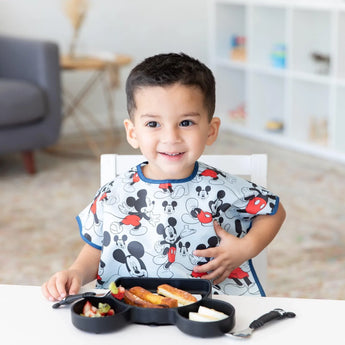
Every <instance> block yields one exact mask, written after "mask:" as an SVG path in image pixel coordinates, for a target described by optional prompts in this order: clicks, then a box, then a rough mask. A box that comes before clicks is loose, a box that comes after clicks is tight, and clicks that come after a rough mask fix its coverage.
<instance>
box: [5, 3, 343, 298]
mask: <svg viewBox="0 0 345 345" xmlns="http://www.w3.org/2000/svg"><path fill="white" fill-rule="evenodd" d="M297 3H298V4H299V5H298V6H295V5H296V4H297ZM253 4H257V5H253ZM292 7H293V8H294V9H293V10H292ZM4 37H5V38H6V39H4ZM12 38H16V39H17V38H19V39H20V40H27V39H28V40H35V41H36V40H37V41H40V42H41V41H42V42H47V41H48V42H50V43H52V44H53V46H48V47H46V46H44V47H43V46H42V47H41V46H40V47H38V52H36V53H35V54H37V55H33V56H34V57H32V56H29V55H28V56H27V55H26V52H27V51H31V50H33V48H32V49H31V48H29V46H25V48H24V50H19V48H18V49H17V41H16V42H15V44H14V43H13V44H12ZM343 38H345V5H344V4H343V1H341V0H329V1H326V0H325V1H323V0H314V1H312V0H305V1H302V2H301V1H291V2H286V1H281V0H270V1H265V2H264V3H263V2H262V1H261V2H258V1H255V0H251V1H246V0H243V1H241V0H237V1H231V0H228V1H224V0H223V1H217V0H214V1H211V0H210V1H208V0H188V1H185V0H165V1H158V0H145V1H143V0H130V1H125V0H88V1H82V0H30V1H26V0H0V196H1V197H0V240H1V248H2V250H1V251H0V266H1V272H2V275H1V276H0V283H4V284H34V285H40V284H42V283H43V282H44V281H45V280H46V279H48V277H49V276H50V275H51V274H52V273H54V272H55V271H57V270H60V269H62V268H65V267H67V266H68V265H69V264H70V263H72V262H73V260H74V258H75V257H76V255H77V253H78V252H79V249H80V248H81V246H82V245H83V243H82V241H81V239H80V236H79V231H78V227H77V223H76V221H75V216H76V215H77V214H78V213H79V212H80V210H81V209H83V208H84V207H85V206H86V205H87V204H88V203H89V202H90V201H91V200H92V198H93V196H94V194H95V193H96V191H97V188H98V187H99V154H101V153H107V152H117V153H134V151H133V150H131V149H130V148H129V145H127V143H126V140H125V137H124V135H123V129H122V122H123V119H124V118H126V117H127V112H126V99H125V91H124V83H125V80H126V78H127V76H128V73H129V71H130V70H131V68H132V67H133V66H134V65H136V64H137V63H139V62H140V61H142V60H143V59H144V58H146V57H147V56H150V55H153V54H156V53H162V52H185V53H187V54H190V55H192V56H194V57H196V58H198V59H199V60H201V61H203V62H204V63H205V64H207V65H208V66H209V67H210V68H211V69H212V70H213V72H214V74H215V76H216V80H217V111H216V115H217V116H220V117H221V118H222V130H221V133H220V136H219V139H218V140H217V143H216V144H215V145H214V146H212V147H211V148H209V149H208V151H207V153H218V154H250V153H267V154H268V159H269V167H268V168H269V169H268V187H269V189H271V190H272V191H273V192H275V193H276V194H278V195H280V197H281V201H282V202H283V204H284V206H285V208H286V210H287V220H286V222H285V224H284V225H283V228H282V230H281V231H280V233H279V234H278V236H277V237H276V238H275V240H274V241H273V242H272V244H271V245H270V247H269V250H268V268H269V269H268V289H267V291H266V292H267V294H268V295H271V296H291V297H302V298H330V299H343V298H345V271H344V269H343V267H344V264H345V233H344V230H343V225H344V224H345V216H344V212H343V211H344V205H345V196H344V193H343V188H342V185H343V181H344V178H345V165H344V162H345V138H344V136H343V131H344V128H345V113H344V109H345V107H344V106H343V105H344V104H343V102H344V101H343V100H344V99H345V78H344V77H345V63H344V62H345V50H344V48H343V44H342V41H343ZM2 41H6V42H7V43H6V44H7V45H6V46H5V45H3V46H2V44H3V43H2ZM30 46H31V45H30ZM20 49H22V48H20ZM54 49H57V50H54ZM48 51H49V52H50V54H52V57H50V58H48V60H47V61H48V62H46V61H45V60H44V59H45V58H44V56H45V54H43V52H48ZM54 54H55V55H54ZM343 61H344V62H343ZM35 62H38V64H37V65H36V64H35ZM49 63H50V64H51V65H49ZM4 66H5V67H4ZM13 66H14V67H13ZM45 66H51V67H49V68H46V67H45ZM54 69H55V70H56V71H55V74H54V73H52V72H53V71H54ZM19 71H20V72H22V71H23V73H24V75H25V78H24V77H23V78H22V80H21V78H20V77H18V78H19V79H20V80H21V81H28V80H29V79H30V78H31V77H32V76H36V75H37V76H38V79H37V80H36V81H35V80H31V79H30V83H31V89H30V90H31V91H30V90H29V89H28V90H29V91H30V92H31V93H30V92H29V91H28V90H27V89H23V92H17V91H16V90H18V89H17V86H16V84H15V85H14V86H13V85H10V86H11V87H13V89H9V90H10V91H7V93H3V94H1V92H2V91H3V90H5V88H6V87H7V86H6V85H5V82H8V80H9V79H10V81H12V79H13V78H14V77H13V76H14V75H15V76H16V77H17V75H18V74H19ZM47 71H48V72H49V71H50V72H51V73H48V72H47ZM7 72H8V73H10V72H11V73H10V76H7V75H6V73H7ZM52 74H54V75H52ZM27 75H29V77H28V76H27ZM50 79H52V81H49V82H47V81H48V80H50ZM2 82H4V84H1V83H2ZM46 82H47V83H48V84H49V85H48V86H49V87H48V89H49V90H48V91H45V90H44V84H45V83H46ZM24 84H25V83H24ZM22 86H23V87H26V86H28V85H22ZM2 87H3V89H2ZM11 90H12V91H11ZM42 92H47V95H49V94H50V92H52V93H53V94H54V96H52V97H53V98H54V102H53V103H52V104H54V105H51V104H50V103H49V104H46V103H47V102H46V99H49V100H50V96H47V97H48V98H44V97H46V96H43V98H42ZM22 94H25V95H26V96H27V97H28V98H29V99H32V98H34V96H35V95H36V96H35V97H36V98H38V103H41V104H40V105H38V106H32V107H31V105H28V103H25V102H23V103H21V102H19V98H18V97H19V96H20V95H22ZM1 97H2V98H1ZM12 98H13V99H14V100H13V101H12V103H11V102H10V99H12ZM36 101H37V99H36ZM5 105H6V106H7V107H9V106H14V107H15V111H14V112H13V114H16V116H17V117H18V119H17V122H18V121H19V122H20V123H19V124H18V123H11V122H10V121H11V120H12V118H13V116H12V113H11V112H8V111H7V110H6V109H7V108H1V107H2V106H5ZM37 107H38V108H37ZM40 107H43V108H44V107H47V108H48V109H49V108H50V110H52V109H54V110H56V113H57V115H54V116H55V117H57V120H55V121H53V124H52V125H49V130H48V129H46V130H45V131H44V133H43V134H42V133H39V132H37V134H32V133H31V134H30V135H31V137H30V135H29V134H24V132H21V130H22V128H24V127H26V126H27V127H31V126H33V125H35V124H38V123H39V122H40V121H41V120H42V122H44V117H45V116H46V117H49V116H51V115H49V116H48V115H45V114H44V112H43V111H42V110H41V108H40ZM29 109H30V111H31V110H32V112H31V116H33V117H32V118H30V120H28V121H26V119H25V115H26V112H27V110H29ZM36 109H39V110H40V113H39V114H38V115H37V114H35V113H34V110H36ZM26 122H28V123H26ZM17 127H19V128H17ZM41 127H42V126H41ZM47 128H48V127H47ZM15 133H16V135H18V137H16V136H15ZM25 133H26V132H25ZM45 136H46V137H48V139H47V140H46V141H45V142H44V140H43V138H44V137H45ZM23 138H29V139H30V138H31V139H30V140H29V142H25V144H24V139H23ZM38 139H39V140H38ZM22 142H23V143H22ZM31 143H32V145H31ZM25 145H26V146H27V147H26V146H25ZM31 153H34V154H31Z"/></svg>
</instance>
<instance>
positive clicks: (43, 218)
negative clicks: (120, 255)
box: [0, 131, 345, 299]
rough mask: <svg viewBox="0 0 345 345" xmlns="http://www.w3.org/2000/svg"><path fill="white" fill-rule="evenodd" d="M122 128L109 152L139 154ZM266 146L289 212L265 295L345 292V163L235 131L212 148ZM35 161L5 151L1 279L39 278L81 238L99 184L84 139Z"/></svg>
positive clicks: (65, 259)
mask: <svg viewBox="0 0 345 345" xmlns="http://www.w3.org/2000/svg"><path fill="white" fill-rule="evenodd" d="M116 134H117V136H116V141H115V142H114V144H113V147H112V148H111V147H107V148H104V152H112V151H113V152H118V153H133V151H132V150H129V148H128V145H127V144H126V143H125V140H124V137H123V134H122V131H121V132H119V133H116ZM94 138H95V139H96V140H99V139H100V138H102V135H98V136H95V137H94ZM101 144H102V142H100V145H101ZM100 147H101V149H102V151H103V148H102V146H100ZM55 149H56V148H55ZM262 152H266V153H268V155H269V176H268V181H269V188H270V189H271V190H272V191H274V192H275V193H277V194H279V195H280V197H281V201H282V203H283V204H284V206H285V208H286V211H287V215H288V216H287V220H286V222H285V224H284V226H283V228H282V230H281V231H280V233H279V234H278V236H277V237H276V238H275V240H274V241H273V242H272V244H271V245H270V247H269V250H268V255H269V257H268V259H269V262H268V265H269V270H268V289H267V290H266V292H267V294H268V295H270V296H291V297H308V298H329V299H344V298H345V269H344V267H345V231H344V227H345V213H344V206H345V193H344V187H343V181H344V180H345V166H344V165H340V164H336V163H333V162H327V161H324V160H320V159H317V158H313V157H310V156H307V155H302V154H299V153H295V152H290V151H287V150H282V149H280V148H278V147H274V146H272V145H269V144H263V143H261V142H255V141H250V140H248V139H245V138H242V137H239V136H235V135H234V134H231V133H222V134H221V135H220V137H219V140H218V142H217V143H216V144H215V145H214V146H213V147H212V148H211V149H209V150H208V151H207V153H219V154H224V153H229V154H247V153H262ZM37 167H38V171H39V172H38V174H36V175H35V176H28V175H27V174H26V173H25V172H24V170H23V167H22V164H21V160H20V156H19V155H8V156H2V157H0V193H1V194H0V195H1V198H0V210H1V211H0V214H1V217H0V238H1V251H0V266H1V273H2V274H1V276H0V283H5V284H35V285H40V284H42V283H43V281H44V280H46V279H47V278H48V277H49V276H50V275H51V274H52V273H54V272H55V271H57V270H60V269H62V268H64V267H67V266H68V265H69V264H70V263H71V262H72V261H73V260H74V258H75V256H76V255H77V253H78V251H79V249H80V248H81V246H82V245H83V243H82V241H81V239H80V237H79V232H78V227H77V223H76V221H75V216H76V214H77V213H78V212H79V211H80V210H81V209H82V208H84V207H85V206H86V204H87V203H89V202H90V200H91V199H92V198H93V195H94V193H95V192H96V190H97V188H98V186H99V161H98V158H96V157H94V156H93V155H92V153H91V152H90V151H89V150H88V149H87V147H86V145H85V142H84V141H83V140H81V138H79V137H77V138H71V137H63V138H61V140H60V142H59V145H58V149H57V150H55V152H53V153H52V152H46V151H41V152H38V153H37Z"/></svg>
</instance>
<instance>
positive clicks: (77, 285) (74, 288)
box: [68, 277, 81, 295]
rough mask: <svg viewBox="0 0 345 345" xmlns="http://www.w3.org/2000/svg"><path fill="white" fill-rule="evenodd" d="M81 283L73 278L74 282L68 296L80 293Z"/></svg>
mask: <svg viewBox="0 0 345 345" xmlns="http://www.w3.org/2000/svg"><path fill="white" fill-rule="evenodd" d="M80 285H81V284H80V283H79V280H78V279H77V278H75V277H74V278H72V281H71V285H70V287H69V292H68V294H69V295H75V294H77V293H78V292H79V289H80Z"/></svg>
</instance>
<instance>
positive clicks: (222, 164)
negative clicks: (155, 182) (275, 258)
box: [100, 154, 267, 289]
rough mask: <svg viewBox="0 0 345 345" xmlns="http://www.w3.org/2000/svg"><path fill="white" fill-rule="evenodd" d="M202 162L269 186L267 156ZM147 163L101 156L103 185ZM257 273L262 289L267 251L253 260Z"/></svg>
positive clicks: (221, 157)
mask: <svg viewBox="0 0 345 345" xmlns="http://www.w3.org/2000/svg"><path fill="white" fill-rule="evenodd" d="M199 160H200V161H201V162H204V163H206V164H209V165H211V166H215V167H217V169H220V170H224V171H226V172H229V173H231V174H233V175H237V176H243V177H245V178H247V179H248V180H250V181H252V182H255V183H256V184H258V185H260V186H262V187H266V186H267V155H266V154H252V155H203V156H201V157H200V159H199ZM143 161H145V158H144V156H142V155H118V154H103V155H101V166H100V175H101V185H102V186H103V185H104V184H106V183H107V182H110V181H111V180H113V179H114V178H115V177H116V176H117V175H118V174H120V173H122V172H124V171H126V170H128V169H130V168H132V167H134V166H136V165H137V164H139V163H141V162H143ZM253 264H254V267H255V271H256V273H257V275H258V277H259V278H260V282H261V285H262V287H263V288H264V289H265V287H266V283H267V251H266V249H265V250H263V251H262V252H261V253H260V254H259V255H258V256H256V257H255V258H253Z"/></svg>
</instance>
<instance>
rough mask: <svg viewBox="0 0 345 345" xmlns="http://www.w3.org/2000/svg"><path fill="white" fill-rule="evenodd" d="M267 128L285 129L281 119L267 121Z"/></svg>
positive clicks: (280, 130)
mask: <svg viewBox="0 0 345 345" xmlns="http://www.w3.org/2000/svg"><path fill="white" fill-rule="evenodd" d="M266 129H267V130H268V131H270V132H282V131H283V130H284V123H283V121H281V120H274V119H272V120H270V121H267V122H266Z"/></svg>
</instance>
